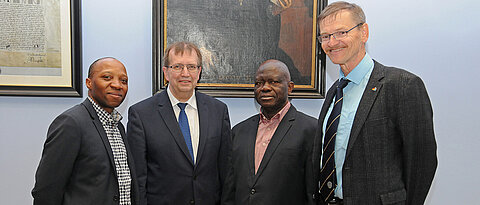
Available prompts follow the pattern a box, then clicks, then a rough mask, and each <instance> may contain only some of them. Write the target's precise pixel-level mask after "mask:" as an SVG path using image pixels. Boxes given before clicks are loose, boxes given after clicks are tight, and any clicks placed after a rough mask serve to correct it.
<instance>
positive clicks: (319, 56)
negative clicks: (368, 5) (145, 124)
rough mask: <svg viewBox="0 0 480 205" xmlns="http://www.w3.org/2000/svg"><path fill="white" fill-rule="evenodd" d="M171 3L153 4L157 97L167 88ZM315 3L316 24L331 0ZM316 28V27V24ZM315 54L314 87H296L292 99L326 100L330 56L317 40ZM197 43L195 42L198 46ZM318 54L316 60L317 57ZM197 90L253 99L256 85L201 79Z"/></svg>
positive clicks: (156, 0)
mask: <svg viewBox="0 0 480 205" xmlns="http://www.w3.org/2000/svg"><path fill="white" fill-rule="evenodd" d="M166 1H167V0H154V1H153V15H152V16H153V21H152V22H153V31H152V33H153V34H152V35H153V42H152V44H153V59H152V60H153V62H152V63H153V66H152V93H153V94H155V93H157V92H159V91H162V90H163V89H165V88H166V85H167V84H166V81H165V78H164V76H163V72H162V57H163V53H164V50H165V49H166V45H165V42H164V41H165V39H167V38H166V31H165V29H166V26H164V23H165V22H166V19H165V18H166V15H165V13H164V12H165V5H168V4H166ZM312 1H315V2H314V4H315V3H316V6H314V9H313V11H314V14H313V21H314V22H316V17H317V16H318V14H319V13H320V11H321V10H322V9H323V8H324V7H325V6H326V5H327V0H312ZM315 25H316V23H315ZM312 30H313V31H314V33H315V35H318V29H317V28H316V26H314V28H313V29H312ZM314 39H315V40H314V42H312V43H314V44H315V45H314V46H313V45H312V47H315V50H314V51H313V52H312V58H314V59H315V60H314V62H315V63H314V64H315V65H312V71H313V74H312V76H311V78H313V80H312V79H311V78H310V79H311V82H312V83H311V84H310V85H307V86H305V85H295V88H294V90H293V93H292V94H291V95H290V97H292V98H324V96H325V73H326V72H325V70H326V62H325V59H326V56H325V54H324V53H323V51H322V49H321V46H320V43H319V42H318V40H317V38H314ZM194 43H195V42H194ZM314 54H315V56H313V55H314ZM197 89H198V90H200V91H201V92H203V93H206V94H209V95H211V96H215V97H253V82H252V83H251V84H214V83H209V82H203V81H202V79H200V81H199V83H198V85H197Z"/></svg>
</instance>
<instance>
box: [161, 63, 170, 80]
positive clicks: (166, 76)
mask: <svg viewBox="0 0 480 205" xmlns="http://www.w3.org/2000/svg"><path fill="white" fill-rule="evenodd" d="M162 70H163V77H164V78H165V80H167V81H169V82H170V80H169V79H168V78H169V77H170V76H168V75H167V67H165V66H163V67H162Z"/></svg>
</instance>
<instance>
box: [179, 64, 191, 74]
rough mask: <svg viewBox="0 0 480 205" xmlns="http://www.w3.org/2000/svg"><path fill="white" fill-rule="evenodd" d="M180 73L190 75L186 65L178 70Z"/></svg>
mask: <svg viewBox="0 0 480 205" xmlns="http://www.w3.org/2000/svg"><path fill="white" fill-rule="evenodd" d="M180 74H181V75H182V76H189V75H190V72H189V71H188V69H187V66H183V68H182V70H180Z"/></svg>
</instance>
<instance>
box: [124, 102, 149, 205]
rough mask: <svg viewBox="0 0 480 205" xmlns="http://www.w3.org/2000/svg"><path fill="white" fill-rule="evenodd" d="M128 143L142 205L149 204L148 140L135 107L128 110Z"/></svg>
mask: <svg viewBox="0 0 480 205" xmlns="http://www.w3.org/2000/svg"><path fill="white" fill-rule="evenodd" d="M127 141H128V144H129V146H130V150H131V153H132V157H133V160H134V162H135V172H136V175H137V176H136V177H137V182H138V198H139V201H140V205H146V204H147V192H146V189H147V187H146V184H147V158H146V152H147V147H146V140H145V130H144V126H143V122H142V120H141V118H140V116H139V114H138V112H137V111H136V110H135V108H134V107H130V109H129V110H128V124H127Z"/></svg>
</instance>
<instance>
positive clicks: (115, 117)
mask: <svg viewBox="0 0 480 205" xmlns="http://www.w3.org/2000/svg"><path fill="white" fill-rule="evenodd" d="M88 100H90V102H91V103H92V105H93V109H95V112H97V116H98V118H99V119H100V121H101V122H102V123H111V124H117V123H118V122H120V120H122V118H123V117H122V115H121V114H120V112H118V111H117V110H116V109H115V108H113V111H112V113H111V114H110V113H108V112H107V111H105V109H103V108H102V107H100V106H99V105H98V104H97V103H96V102H95V101H94V100H93V99H92V98H90V96H88Z"/></svg>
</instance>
